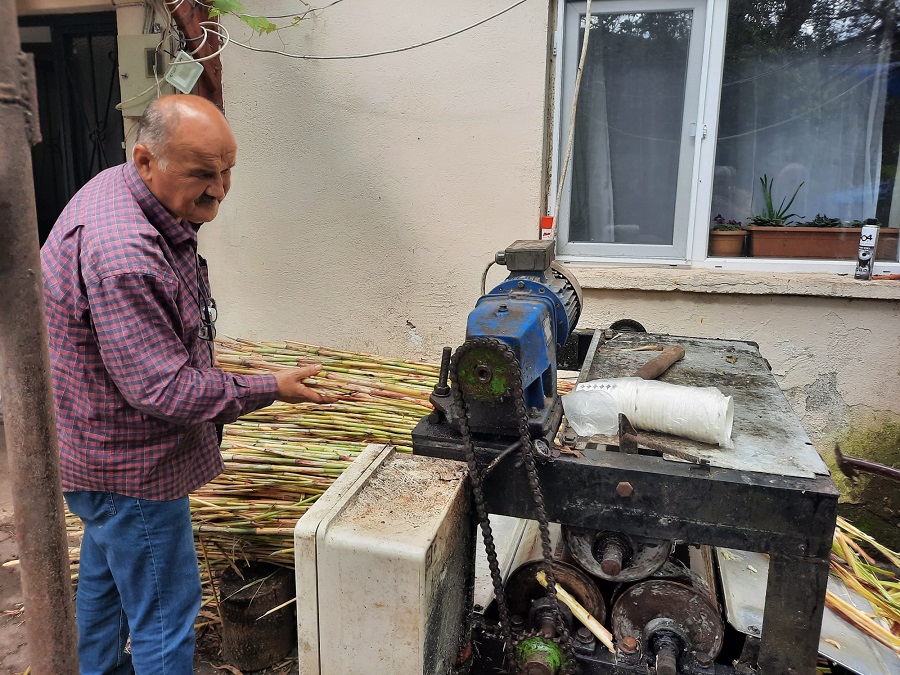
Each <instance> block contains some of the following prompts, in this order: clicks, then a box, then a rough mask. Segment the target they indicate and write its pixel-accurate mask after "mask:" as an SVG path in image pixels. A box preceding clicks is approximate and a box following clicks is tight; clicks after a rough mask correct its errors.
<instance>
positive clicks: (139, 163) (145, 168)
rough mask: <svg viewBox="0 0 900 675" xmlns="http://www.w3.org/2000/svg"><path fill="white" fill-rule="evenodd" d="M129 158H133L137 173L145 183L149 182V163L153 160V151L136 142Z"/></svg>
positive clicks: (150, 171)
mask: <svg viewBox="0 0 900 675" xmlns="http://www.w3.org/2000/svg"><path fill="white" fill-rule="evenodd" d="M131 158H132V159H133V160H134V166H135V168H136V169H137V172H138V174H139V175H140V177H141V178H142V179H143V181H144V182H145V183H149V182H150V179H151V177H152V174H153V169H152V167H151V164H152V162H153V153H152V152H150V150H148V149H147V146H146V145H144V144H142V143H138V144H136V145H135V146H134V150H132V151H131Z"/></svg>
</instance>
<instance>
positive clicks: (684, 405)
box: [562, 377, 734, 448]
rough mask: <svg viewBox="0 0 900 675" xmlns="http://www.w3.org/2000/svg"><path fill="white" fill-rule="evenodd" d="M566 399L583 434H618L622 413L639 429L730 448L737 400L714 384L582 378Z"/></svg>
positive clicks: (572, 421)
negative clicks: (687, 384)
mask: <svg viewBox="0 0 900 675" xmlns="http://www.w3.org/2000/svg"><path fill="white" fill-rule="evenodd" d="M562 402H563V409H564V410H565V413H566V419H567V420H568V422H569V424H570V425H571V427H572V428H573V429H574V430H575V433H577V434H578V435H579V436H585V437H587V436H593V435H594V434H614V433H616V432H617V430H618V416H619V413H624V414H625V416H626V417H627V418H628V420H629V421H630V422H631V424H632V425H633V426H634V427H635V428H636V429H644V430H647V431H659V432H662V433H665V434H672V435H673V436H682V437H684V438H690V439H693V440H695V441H701V442H703V443H713V444H718V445H720V446H722V447H726V448H730V447H732V443H731V428H732V425H733V423H734V401H733V400H732V398H731V396H725V395H724V394H723V393H722V392H721V391H719V390H718V389H716V388H715V387H685V386H682V385H678V384H669V383H667V382H657V381H655V380H642V379H640V378H638V377H620V378H616V379H609V380H593V381H591V382H582V383H581V384H579V385H578V386H577V387H575V391H573V392H572V393H571V394H567V395H566V396H563V398H562Z"/></svg>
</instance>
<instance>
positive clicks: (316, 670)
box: [294, 445, 474, 675]
mask: <svg viewBox="0 0 900 675" xmlns="http://www.w3.org/2000/svg"><path fill="white" fill-rule="evenodd" d="M466 475H467V474H466V470H465V464H464V463H462V462H455V461H452V460H442V459H433V458H430V457H417V456H412V455H408V454H404V453H398V452H396V451H395V450H394V448H393V447H391V446H378V445H370V446H369V447H368V448H366V449H365V450H364V451H363V452H362V453H360V455H359V457H357V458H356V460H354V462H353V464H351V465H350V467H348V468H347V470H346V471H344V473H343V474H341V476H340V477H339V478H338V479H337V480H336V481H335V483H334V484H333V485H332V486H331V487H330V488H329V489H328V490H327V491H326V492H325V494H323V495H322V496H321V497H320V498H319V500H318V501H317V502H316V503H315V504H314V505H313V506H312V507H311V508H310V510H309V511H308V512H307V513H306V514H304V516H303V517H302V518H301V519H300V520H299V522H298V523H297V526H296V528H295V530H294V544H295V549H294V550H295V570H296V580H297V624H298V656H299V662H300V672H301V673H304V675H396V674H398V673H408V674H410V675H413V674H414V673H422V674H423V675H445V674H446V673H448V672H451V670H452V668H453V667H454V665H455V663H456V661H457V658H458V655H459V652H460V649H461V648H462V647H463V644H462V642H463V635H462V631H463V630H464V628H463V627H464V626H465V625H466V621H465V617H466V614H467V611H468V609H469V608H468V606H467V601H468V595H469V594H468V592H467V589H468V587H469V583H470V575H471V574H472V571H473V561H474V551H473V543H472V532H473V530H472V521H471V519H470V505H469V490H468V484H467V480H466ZM466 639H467V637H466Z"/></svg>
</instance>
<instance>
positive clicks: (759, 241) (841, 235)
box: [747, 225, 900, 260]
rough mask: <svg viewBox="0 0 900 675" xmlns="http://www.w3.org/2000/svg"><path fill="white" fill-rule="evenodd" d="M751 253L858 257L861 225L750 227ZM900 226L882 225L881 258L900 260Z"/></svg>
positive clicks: (748, 227)
mask: <svg viewBox="0 0 900 675" xmlns="http://www.w3.org/2000/svg"><path fill="white" fill-rule="evenodd" d="M747 231H748V232H749V233H750V255H751V256H753V257H755V258H817V259H819V260H856V253H857V251H858V249H859V235H860V233H861V232H862V229H861V228H859V227H762V226H757V225H749V226H747ZM898 234H900V229H898V228H893V227H882V228H880V229H879V231H878V247H877V249H876V251H875V257H876V259H878V260H896V259H897V242H898Z"/></svg>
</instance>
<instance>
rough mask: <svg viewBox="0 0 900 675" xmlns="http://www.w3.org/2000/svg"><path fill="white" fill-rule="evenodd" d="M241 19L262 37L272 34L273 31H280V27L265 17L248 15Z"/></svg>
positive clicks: (243, 15) (242, 16)
mask: <svg viewBox="0 0 900 675" xmlns="http://www.w3.org/2000/svg"><path fill="white" fill-rule="evenodd" d="M240 19H241V21H243V22H244V23H245V24H247V25H248V26H250V28H252V29H253V30H254V31H255V32H257V33H259V34H260V35H263V34H267V33H271V32H272V31H274V30H277V29H278V26H276V25H275V24H274V23H272V22H271V21H269V20H268V19H267V18H266V17H264V16H250V15H248V14H241V15H240Z"/></svg>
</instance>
